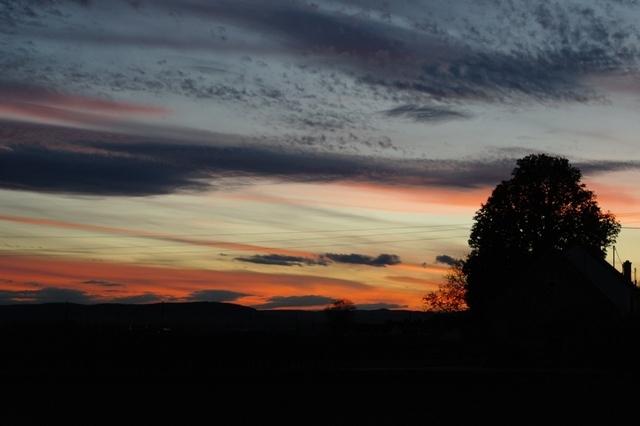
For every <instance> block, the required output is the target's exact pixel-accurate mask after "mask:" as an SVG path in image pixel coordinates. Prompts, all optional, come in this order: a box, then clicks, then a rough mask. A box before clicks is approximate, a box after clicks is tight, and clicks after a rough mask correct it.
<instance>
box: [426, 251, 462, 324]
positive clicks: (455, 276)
mask: <svg viewBox="0 0 640 426" xmlns="http://www.w3.org/2000/svg"><path fill="white" fill-rule="evenodd" d="M445 278H446V282H445V283H443V284H440V286H439V287H438V289H437V290H435V291H431V292H429V293H427V295H426V296H424V298H423V299H422V300H423V302H424V307H425V310H427V311H431V312H459V311H464V310H466V309H467V302H466V300H465V297H466V294H467V277H466V276H465V274H464V271H463V270H462V262H457V263H454V264H453V265H452V266H451V271H450V272H449V273H448V274H447V276H446V277H445Z"/></svg>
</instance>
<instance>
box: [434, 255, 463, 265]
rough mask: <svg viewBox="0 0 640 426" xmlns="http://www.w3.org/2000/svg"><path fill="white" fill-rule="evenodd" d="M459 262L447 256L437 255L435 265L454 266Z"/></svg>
mask: <svg viewBox="0 0 640 426" xmlns="http://www.w3.org/2000/svg"><path fill="white" fill-rule="evenodd" d="M460 262H461V260H460V259H456V258H454V257H451V256H449V255H448V254H439V255H437V256H436V263H442V264H444V265H449V266H455V265H458V264H460Z"/></svg>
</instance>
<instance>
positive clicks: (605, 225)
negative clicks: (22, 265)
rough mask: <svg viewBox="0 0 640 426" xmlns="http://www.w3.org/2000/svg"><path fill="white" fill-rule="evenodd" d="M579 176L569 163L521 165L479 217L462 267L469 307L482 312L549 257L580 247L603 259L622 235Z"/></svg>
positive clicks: (548, 160) (544, 158) (545, 159)
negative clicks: (523, 273) (538, 260)
mask: <svg viewBox="0 0 640 426" xmlns="http://www.w3.org/2000/svg"><path fill="white" fill-rule="evenodd" d="M581 179H582V174H581V172H580V170H578V169H577V168H576V167H574V166H572V165H571V164H569V161H568V160H567V159H565V158H561V157H554V156H549V155H545V154H534V155H529V156H526V157H524V158H522V159H520V160H518V162H517V165H516V168H515V169H514V170H513V172H512V177H511V179H509V180H505V181H503V182H502V183H500V184H499V185H498V186H496V188H495V189H494V190H493V192H492V194H491V196H490V197H489V199H488V200H487V201H486V203H484V204H482V206H481V208H480V210H478V211H477V212H476V214H475V217H474V225H473V227H472V229H471V235H470V238H469V246H470V248H471V252H470V254H469V256H468V257H467V259H466V260H465V262H464V265H463V273H464V275H465V276H466V280H467V303H468V304H469V306H470V307H471V309H476V310H482V309H483V308H484V307H487V305H488V303H489V302H490V301H491V300H492V299H494V298H495V297H496V296H499V294H500V293H501V292H503V291H504V290H505V288H508V287H509V286H513V285H517V282H518V273H519V272H520V271H522V270H523V268H526V267H528V266H530V265H531V262H532V261H533V260H535V259H536V258H539V257H540V256H543V255H546V254H548V253H550V252H560V251H562V250H565V249H568V248H570V247H572V246H575V245H579V246H582V247H584V248H585V249H587V250H589V251H590V252H591V253H593V254H594V255H596V256H599V257H602V258H604V256H605V255H606V249H607V247H608V246H610V245H611V244H613V243H614V242H615V240H616V237H617V235H618V233H619V232H620V224H619V223H618V222H617V221H616V219H615V217H614V216H613V215H612V214H611V213H609V212H607V213H604V212H602V211H601V210H600V207H599V206H598V204H597V202H596V197H595V194H594V193H593V192H592V191H590V190H588V189H587V188H586V186H585V184H584V183H582V182H581Z"/></svg>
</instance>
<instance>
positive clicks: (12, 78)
mask: <svg viewBox="0 0 640 426" xmlns="http://www.w3.org/2000/svg"><path fill="white" fill-rule="evenodd" d="M638 22H640V4H638V3H637V2H635V1H633V0H615V1H614V0H609V1H605V0H575V1H574V0H562V1H561V0H557V1H535V2H534V1H529V0H447V1H439V0H397V1H377V0H350V1H347V0H335V1H326V0H317V1H294V0H269V1H258V0H228V1H227V0H209V1H207V0H154V1H151V0H112V1H109V2H102V1H97V0H95V1H91V0H75V1H71V0H69V1H64V0H48V1H42V0H31V1H30V0H24V1H12V0H0V236H1V239H0V303H16V302H48V301H68V302H80V303H100V302H125V303H147V302H158V301H224V302H235V303H240V304H244V305H249V306H254V307H257V308H262V309H271V308H305V309H308V308H312V309H313V308H315V309H319V308H322V307H324V306H326V305H327V304H329V303H331V301H333V300H335V299H337V298H349V299H351V300H353V301H354V302H355V303H356V304H357V305H358V306H359V307H361V308H363V309H371V308H379V307H386V308H410V309H419V308H420V307H421V298H422V296H423V295H424V294H425V293H426V292H428V291H430V290H433V289H434V288H436V287H437V285H438V284H439V283H441V282H442V281H443V276H444V274H446V273H447V271H448V270H449V266H450V263H451V261H453V260H454V259H456V258H461V257H463V256H464V255H465V253H467V250H468V248H467V238H468V235H469V229H470V226H471V225H472V219H473V214H474V212H475V211H476V210H477V209H478V208H479V207H480V204H481V203H482V202H483V201H485V200H486V198H487V196H488V195H489V194H490V192H491V190H492V188H493V187H494V186H495V185H496V184H497V183H499V182H500V181H501V180H503V179H507V178H508V177H509V174H510V172H511V170H512V169H513V167H514V165H515V161H516V159H517V158H520V157H522V156H524V155H526V154H529V153H537V152H545V153H549V154H554V155H562V156H566V157H567V158H569V159H570V160H571V161H572V163H573V164H574V165H576V166H577V167H579V168H580V169H581V170H582V171H583V173H584V180H585V182H586V183H587V185H588V187H589V188H590V189H592V190H594V191H595V192H596V194H597V196H598V201H599V203H600V205H601V207H602V208H603V210H610V211H611V212H613V213H614V214H616V215H617V216H618V218H619V219H620V221H621V222H622V223H623V225H624V229H623V230H622V232H621V234H620V237H619V239H618V243H617V245H616V247H617V249H618V251H619V254H620V256H621V258H622V259H623V260H625V259H629V260H631V261H632V262H634V263H637V262H640V229H634V227H638V228H640V187H639V186H638V182H640V179H639V178H640V149H639V148H640V143H639V140H638V137H639V136H640V62H639V59H640V25H639V24H638ZM608 259H609V260H611V256H610V255H609V257H608Z"/></svg>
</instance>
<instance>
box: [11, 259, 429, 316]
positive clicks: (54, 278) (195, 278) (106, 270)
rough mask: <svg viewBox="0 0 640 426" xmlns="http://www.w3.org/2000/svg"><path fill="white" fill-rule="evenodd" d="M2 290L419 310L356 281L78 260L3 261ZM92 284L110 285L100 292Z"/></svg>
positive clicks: (410, 297)
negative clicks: (222, 294) (215, 293)
mask: <svg viewBox="0 0 640 426" xmlns="http://www.w3.org/2000/svg"><path fill="white" fill-rule="evenodd" d="M0 270H2V271H3V279H2V280H0V290H3V291H21V290H34V289H39V288H46V287H55V288H64V289H71V290H77V291H82V292H84V293H86V294H87V295H89V296H91V297H94V298H95V299H96V300H97V301H108V300H109V299H112V298H116V297H127V296H135V295H142V294H146V293H152V294H155V295H157V296H158V297H159V299H165V300H177V301H180V300H182V301H185V300H189V296H190V294H191V293H193V292H195V291H199V290H226V291H234V292H238V293H243V294H246V296H245V297H241V298H239V299H238V300H237V303H243V304H249V305H259V304H260V303H264V302H265V301H267V300H268V299H269V298H270V297H275V296H302V295H310V294H313V295H322V296H326V297H331V298H336V299H338V298H348V299H351V300H353V301H354V302H355V303H379V302H381V301H384V302H387V303H396V304H398V305H407V306H410V307H413V308H418V305H419V302H418V300H416V296H419V295H416V294H415V291H413V290H408V291H400V290H397V289H386V288H382V287H377V286H372V285H367V284H364V283H361V282H359V281H356V280H347V279H338V278H332V277H321V276H313V275H300V274H282V273H261V272H251V271H241V270H237V271H216V270H199V269H187V268H171V267H155V266H142V265H131V264H117V263H113V262H95V261H94V262H91V261H85V260H77V259H49V258H44V257H34V256H0ZM91 282H109V283H113V285H112V286H109V287H102V286H100V285H93V284H91Z"/></svg>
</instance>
